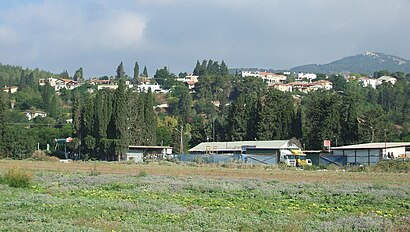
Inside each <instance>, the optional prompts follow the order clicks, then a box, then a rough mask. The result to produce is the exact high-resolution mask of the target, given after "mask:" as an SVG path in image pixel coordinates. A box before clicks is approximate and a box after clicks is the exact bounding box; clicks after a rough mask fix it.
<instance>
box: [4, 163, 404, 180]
mask: <svg viewBox="0 0 410 232" xmlns="http://www.w3.org/2000/svg"><path fill="white" fill-rule="evenodd" d="M13 167H20V168H21V169H24V170H28V171H41V170H44V171H56V172H81V173H89V172H90V170H98V172H99V173H102V174H130V175H138V174H139V173H146V174H147V175H159V176H204V177H211V178H230V179H272V180H279V181H289V182H307V183H363V182H372V183H389V184H390V185H402V184H403V183H407V182H408V180H409V178H410V174H409V173H381V172H374V173H373V172H344V171H303V170H296V169H291V170H288V169H286V170H282V169H280V168H279V167H277V166H245V167H242V166H229V167H222V166H221V165H215V164H213V165H206V164H203V165H198V166H191V165H187V164H183V163H181V164H169V165H163V164H161V163H150V164H128V163H118V162H71V163H59V162H46V161H29V160H0V170H6V169H10V168H13ZM409 185H410V183H409Z"/></svg>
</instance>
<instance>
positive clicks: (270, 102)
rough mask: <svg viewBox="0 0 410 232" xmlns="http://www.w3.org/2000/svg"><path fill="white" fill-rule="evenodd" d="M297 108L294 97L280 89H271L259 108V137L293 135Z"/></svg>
mask: <svg viewBox="0 0 410 232" xmlns="http://www.w3.org/2000/svg"><path fill="white" fill-rule="evenodd" d="M294 112H295V109H294V107H293V99H292V97H291V96H290V95H289V94H287V93H283V92H281V91H279V90H273V91H269V92H268V94H267V95H266V97H265V98H264V101H263V102H262V107H261V109H260V110H259V121H258V127H257V137H258V139H260V140H272V139H288V138H290V137H292V122H293V119H294Z"/></svg>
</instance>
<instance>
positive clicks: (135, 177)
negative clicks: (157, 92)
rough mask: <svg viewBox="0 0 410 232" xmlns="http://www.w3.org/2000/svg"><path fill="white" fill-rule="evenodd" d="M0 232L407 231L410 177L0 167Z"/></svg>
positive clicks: (234, 169) (241, 169)
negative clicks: (19, 182)
mask: <svg viewBox="0 0 410 232" xmlns="http://www.w3.org/2000/svg"><path fill="white" fill-rule="evenodd" d="M15 168H21V169H22V170H24V171H26V172H29V173H31V174H32V176H33V179H32V182H31V183H30V185H29V187H27V188H13V187H10V186H9V185H8V184H7V183H6V182H5V181H4V180H2V181H1V183H0V193H1V194H0V206H1V207H0V231H409V230H410V181H409V180H410V174H409V173H383V172H347V171H346V172H344V171H340V170H339V171H303V170H293V169H286V170H284V169H280V168H278V167H273V166H271V167H267V166H266V167H261V166H257V167H246V166H234V165H233V166H217V165H214V166H212V165H204V166H200V165H194V164H192V165H187V164H173V163H159V164H158V163H156V164H126V163H123V164H118V163H103V162H94V163H93V162H79V163H71V164H61V163H54V162H33V161H4V160H1V161H0V174H1V175H2V176H4V174H5V173H6V172H7V171H8V170H10V169H15Z"/></svg>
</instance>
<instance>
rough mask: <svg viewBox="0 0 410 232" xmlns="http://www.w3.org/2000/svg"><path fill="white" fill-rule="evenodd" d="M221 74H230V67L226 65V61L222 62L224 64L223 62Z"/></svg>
mask: <svg viewBox="0 0 410 232" xmlns="http://www.w3.org/2000/svg"><path fill="white" fill-rule="evenodd" d="M219 73H220V74H221V75H222V76H225V75H228V74H229V71H228V66H227V65H226V64H225V61H222V62H221V67H220V70H219Z"/></svg>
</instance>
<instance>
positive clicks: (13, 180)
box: [0, 168, 33, 188]
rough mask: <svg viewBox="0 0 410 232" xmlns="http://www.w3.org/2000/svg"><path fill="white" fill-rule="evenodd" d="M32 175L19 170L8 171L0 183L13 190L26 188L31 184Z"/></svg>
mask: <svg viewBox="0 0 410 232" xmlns="http://www.w3.org/2000/svg"><path fill="white" fill-rule="evenodd" d="M32 178H33V177H32V175H31V174H30V173H28V172H26V171H24V170H21V169H19V168H12V169H9V170H8V171H7V172H6V174H4V176H3V177H2V178H1V180H0V183H4V184H7V185H9V186H10V187H13V188H28V187H29V186H30V184H31V180H32Z"/></svg>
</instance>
